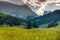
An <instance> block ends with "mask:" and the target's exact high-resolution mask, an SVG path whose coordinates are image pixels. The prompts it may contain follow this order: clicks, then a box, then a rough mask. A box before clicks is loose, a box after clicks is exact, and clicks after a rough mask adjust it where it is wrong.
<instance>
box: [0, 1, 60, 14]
mask: <svg viewBox="0 0 60 40" xmlns="http://www.w3.org/2000/svg"><path fill="white" fill-rule="evenodd" d="M0 1H6V2H10V3H13V4H17V5H27V6H29V7H30V8H31V9H32V10H33V11H34V12H35V13H36V14H37V15H43V14H44V13H43V11H46V10H47V11H48V10H51V11H54V10H56V9H60V0H0Z"/></svg>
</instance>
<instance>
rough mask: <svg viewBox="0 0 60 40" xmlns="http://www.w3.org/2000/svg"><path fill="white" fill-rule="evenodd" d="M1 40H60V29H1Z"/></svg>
mask: <svg viewBox="0 0 60 40" xmlns="http://www.w3.org/2000/svg"><path fill="white" fill-rule="evenodd" d="M0 40H60V28H48V29H47V28H46V29H45V28H41V29H20V28H16V27H0Z"/></svg>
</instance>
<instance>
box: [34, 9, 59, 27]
mask: <svg viewBox="0 0 60 40" xmlns="http://www.w3.org/2000/svg"><path fill="white" fill-rule="evenodd" d="M34 20H35V21H36V22H37V24H38V25H40V26H41V25H45V24H46V25H48V23H51V22H53V23H56V22H58V21H60V10H55V11H53V12H50V13H48V14H46V15H43V16H40V17H36V18H35V19H34ZM41 27H42V26H41Z"/></svg>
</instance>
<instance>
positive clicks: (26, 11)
mask: <svg viewBox="0 0 60 40" xmlns="http://www.w3.org/2000/svg"><path fill="white" fill-rule="evenodd" d="M0 12H2V13H5V14H8V15H12V16H16V17H19V18H20V17H23V18H25V17H27V16H37V14H36V13H35V12H33V11H32V10H31V9H30V8H29V7H28V6H26V5H20V6H19V5H15V4H11V3H8V2H4V1H3V2H0Z"/></svg>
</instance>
